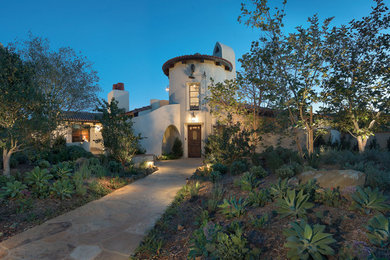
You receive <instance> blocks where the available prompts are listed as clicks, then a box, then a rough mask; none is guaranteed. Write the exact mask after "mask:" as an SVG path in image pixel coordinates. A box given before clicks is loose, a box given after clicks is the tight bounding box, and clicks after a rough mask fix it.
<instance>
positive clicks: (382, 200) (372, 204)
mask: <svg viewBox="0 0 390 260" xmlns="http://www.w3.org/2000/svg"><path fill="white" fill-rule="evenodd" d="M352 199H353V200H354V205H353V208H355V209H359V210H361V211H363V212H365V213H366V214H369V213H370V212H371V211H372V210H376V211H381V212H382V211H386V210H389V209H390V205H389V204H388V203H387V197H386V196H385V195H383V193H382V192H380V191H379V189H378V188H375V189H374V190H371V188H370V187H367V188H364V190H363V189H362V188H361V187H359V186H358V187H357V188H356V192H355V193H354V194H352Z"/></svg>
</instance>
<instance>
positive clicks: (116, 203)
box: [0, 159, 201, 260]
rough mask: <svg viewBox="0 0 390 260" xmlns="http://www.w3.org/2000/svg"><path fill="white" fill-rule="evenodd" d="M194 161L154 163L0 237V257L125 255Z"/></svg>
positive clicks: (113, 258)
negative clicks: (89, 198) (98, 194)
mask: <svg viewBox="0 0 390 260" xmlns="http://www.w3.org/2000/svg"><path fill="white" fill-rule="evenodd" d="M200 164H201V160H200V159H181V160H174V161H163V162H158V163H157V166H158V167H159V170H158V171H157V172H155V173H153V174H152V175H149V176H148V177H146V178H144V179H141V180H138V181H136V182H134V183H132V184H130V185H127V186H125V187H123V188H121V189H119V190H117V191H115V192H113V193H111V194H109V195H107V196H105V197H103V198H101V199H99V200H96V201H93V202H90V203H88V204H86V205H84V206H82V207H80V208H77V209H75V210H73V211H70V212H68V213H65V214H63V215H61V216H58V217H56V218H54V219H51V220H49V221H47V222H45V223H43V224H42V225H39V226H36V227H34V228H32V229H29V230H27V231H25V232H23V233H20V234H18V235H16V236H13V237H12V238H10V239H8V240H6V241H3V242H2V243H0V259H34V260H37V259H40V260H42V259H83V260H84V259H107V260H116V259H128V257H129V256H130V255H131V254H132V253H133V252H134V249H135V248H137V246H138V244H139V243H140V242H141V240H142V238H143V237H144V235H145V234H146V233H147V231H148V230H149V229H150V228H152V227H153V226H154V223H155V222H156V221H157V220H158V219H159V218H160V216H161V215H162V214H163V213H164V211H165V209H166V208H167V206H168V205H169V204H170V203H171V202H172V200H173V198H174V197H175V194H176V192H177V191H178V190H179V189H180V188H181V187H182V186H183V185H184V184H185V180H186V178H188V177H189V176H191V174H192V173H193V172H194V170H195V168H196V167H198V166H200Z"/></svg>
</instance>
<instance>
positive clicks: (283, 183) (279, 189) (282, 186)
mask: <svg viewBox="0 0 390 260" xmlns="http://www.w3.org/2000/svg"><path fill="white" fill-rule="evenodd" d="M287 190H288V179H287V178H286V179H283V180H282V179H280V178H279V179H278V182H277V183H276V184H273V185H271V187H270V192H271V195H272V196H274V197H279V198H281V197H283V196H284V195H285V194H286V192H287Z"/></svg>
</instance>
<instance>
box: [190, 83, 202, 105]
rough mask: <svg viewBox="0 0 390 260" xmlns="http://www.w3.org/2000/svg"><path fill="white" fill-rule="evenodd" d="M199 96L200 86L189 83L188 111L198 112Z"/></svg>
mask: <svg viewBox="0 0 390 260" xmlns="http://www.w3.org/2000/svg"><path fill="white" fill-rule="evenodd" d="M199 94H200V84H199V83H191V84H190V110H199V104H200V102H199Z"/></svg>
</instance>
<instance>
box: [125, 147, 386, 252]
mask: <svg viewBox="0 0 390 260" xmlns="http://www.w3.org/2000/svg"><path fill="white" fill-rule="evenodd" d="M288 153H289V154H291V155H292V157H291V158H290V159H289V157H288V156H287V157H284V158H285V159H286V160H287V161H288V160H291V161H293V160H294V158H295V156H294V155H293V154H294V153H293V152H292V151H288ZM334 153H335V154H336V153H337V152H334ZM339 153H340V154H343V153H345V151H339ZM378 153H383V152H380V151H378ZM258 156H260V157H261V158H258V160H256V161H260V162H262V163H261V164H260V165H257V166H253V162H250V161H246V162H247V164H248V165H247V167H245V168H244V167H243V168H242V169H241V171H240V172H238V171H239V170H237V168H238V167H237V168H235V167H230V166H229V165H223V164H221V163H216V164H215V165H205V166H203V167H201V168H200V169H198V170H197V171H196V172H195V173H194V175H193V176H192V177H191V179H190V181H189V183H188V184H187V185H186V187H184V188H183V189H182V190H181V191H180V192H179V193H178V195H177V197H176V200H175V201H174V203H173V204H172V205H171V206H170V208H169V209H168V210H167V211H166V213H165V214H164V216H163V217H162V218H161V219H160V220H159V221H158V222H157V224H156V226H155V227H154V228H153V229H152V230H151V231H150V233H149V234H148V235H147V237H146V238H145V239H144V241H143V242H142V243H141V246H140V247H139V248H138V249H137V252H136V254H135V255H134V256H132V257H133V258H134V259H172V258H176V259H185V258H189V259H327V258H330V259H375V258H374V257H377V258H380V259H382V258H383V259H388V258H389V257H390V250H389V248H388V244H389V232H388V228H389V225H388V223H389V217H390V212H389V210H388V206H389V205H390V201H389V200H388V198H387V197H386V196H387V195H388V191H383V190H380V189H379V190H377V189H375V188H370V186H369V185H368V184H366V186H365V187H362V188H356V189H354V192H352V193H345V192H344V190H341V189H339V188H333V189H324V188H322V187H321V186H320V185H319V184H318V183H317V182H315V181H309V182H307V183H299V182H298V183H297V182H296V181H294V177H293V178H285V179H281V178H279V176H278V175H277V173H276V172H275V173H272V170H271V169H269V168H267V164H266V157H265V156H263V157H262V155H261V154H258ZM283 156H284V155H283ZM360 156H364V157H365V158H371V160H374V159H375V157H372V156H371V157H370V156H368V155H361V154H358V153H352V155H351V156H350V158H352V157H359V158H360ZM378 156H383V155H377V157H378ZM324 158H326V156H324ZM324 158H322V157H321V156H320V157H319V161H320V165H321V167H325V168H327V167H329V168H332V167H331V165H328V164H326V163H324ZM241 160H243V158H241V159H240V160H239V161H241ZM253 161H255V160H253ZM365 162H366V163H369V162H370V159H366V160H365ZM232 163H233V162H232ZM307 164H308V161H305V160H302V161H301V162H300V165H302V167H303V168H306V169H308V170H315V169H313V168H310V167H307ZM282 165H283V164H282ZM259 166H260V167H261V168H254V167H259ZM216 169H224V174H219V178H218V180H216V179H215V177H214V172H215V170H216ZM225 169H226V170H225ZM247 169H252V170H249V171H247ZM255 169H256V170H255ZM259 169H263V170H264V171H266V174H264V173H263V170H259ZM232 170H233V172H231V171H232ZM254 172H261V174H254ZM295 175H296V174H295ZM196 186H198V187H200V189H199V190H197V192H196V194H197V196H196V197H195V198H194V196H193V195H191V190H192V189H194V187H196ZM357 201H358V202H357ZM359 203H360V204H359Z"/></svg>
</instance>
